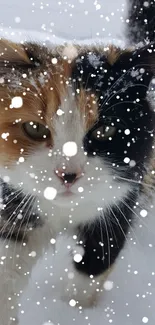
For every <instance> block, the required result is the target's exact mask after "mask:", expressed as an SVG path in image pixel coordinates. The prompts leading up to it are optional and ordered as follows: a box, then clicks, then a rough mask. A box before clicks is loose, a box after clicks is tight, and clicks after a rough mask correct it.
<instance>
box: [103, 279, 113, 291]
mask: <svg viewBox="0 0 155 325" xmlns="http://www.w3.org/2000/svg"><path fill="white" fill-rule="evenodd" d="M113 286H114V284H113V282H112V281H105V282H104V285H103V287H104V289H105V290H106V291H110V290H112V289H113Z"/></svg>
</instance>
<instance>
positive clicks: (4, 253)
mask: <svg viewBox="0 0 155 325" xmlns="http://www.w3.org/2000/svg"><path fill="white" fill-rule="evenodd" d="M154 52H155V43H153V42H152V43H150V42H148V44H144V45H143V46H141V47H136V46H135V47H134V48H129V49H128V48H118V47H115V46H113V45H109V46H105V45H101V46H92V45H90V46H89V45H88V46H80V45H77V44H64V45H62V46H54V45H53V46H52V47H46V46H41V45H39V44H35V43H25V44H15V43H13V42H10V41H7V40H4V39H2V40H0V53H1V55H0V100H1V102H0V131H1V132H0V133H1V137H0V175H1V187H0V188H1V202H0V203H1V218H0V238H1V239H0V256H1V263H0V324H1V325H8V324H12V323H13V324H15V323H17V322H18V319H17V315H18V308H17V307H18V303H17V301H18V295H19V292H21V291H22V290H23V289H24V287H25V286H26V284H27V282H28V278H29V276H30V274H31V270H32V268H33V266H34V265H35V263H36V261H37V260H38V259H39V258H40V257H41V256H42V255H43V254H44V251H45V250H46V249H49V248H50V249H53V246H54V244H55V243H56V239H57V236H58V235H59V234H60V233H63V232H64V233H65V234H67V235H68V236H71V237H72V239H73V243H74V244H73V247H71V258H72V263H73V265H74V274H75V276H74V279H73V283H75V287H74V289H75V290H73V291H72V290H70V291H69V293H67V294H66V296H67V295H68V298H67V299H71V298H74V299H75V301H76V303H77V305H80V304H81V305H83V306H84V305H88V306H89V305H91V304H93V302H94V301H95V296H96V292H98V291H100V286H102V284H103V282H104V281H105V279H106V278H107V276H108V274H109V273H110V271H111V270H112V268H113V266H114V264H115V261H116V259H117V258H118V256H119V253H120V251H121V249H122V248H123V247H124V245H125V242H126V237H127V236H128V233H129V231H130V227H131V226H132V224H135V223H136V217H135V212H134V206H135V205H136V202H139V200H140V198H141V196H142V195H144V194H145V189H146V188H147V186H146V187H145V183H147V177H150V180H151V177H152V174H151V173H150V174H149V168H150V165H151V159H152V157H153V148H154V147H153V135H154V107H153V102H152V101H151V99H150V97H149V96H148V90H149V89H150V82H151V80H152V78H153V76H154V74H155V72H154V61H155V53H154ZM153 80H154V79H153ZM145 179H146V181H145ZM150 180H149V181H148V182H151V181H150ZM142 212H143V213H146V210H142ZM94 280H95V281H94ZM93 281H94V282H93ZM12 306H13V307H12Z"/></svg>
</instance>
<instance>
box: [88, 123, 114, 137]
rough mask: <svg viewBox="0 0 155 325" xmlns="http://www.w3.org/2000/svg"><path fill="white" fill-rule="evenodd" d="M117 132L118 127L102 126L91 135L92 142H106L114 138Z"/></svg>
mask: <svg viewBox="0 0 155 325" xmlns="http://www.w3.org/2000/svg"><path fill="white" fill-rule="evenodd" d="M115 132H116V127H114V126H106V125H102V126H100V127H99V128H97V129H95V130H94V131H93V132H92V133H91V139H92V140H93V139H95V140H98V141H105V140H107V139H108V138H112V137H113V136H114V134H115Z"/></svg>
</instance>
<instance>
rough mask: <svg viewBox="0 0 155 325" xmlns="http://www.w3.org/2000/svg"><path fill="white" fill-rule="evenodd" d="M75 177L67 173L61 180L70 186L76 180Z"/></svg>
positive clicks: (73, 174) (74, 174)
mask: <svg viewBox="0 0 155 325" xmlns="http://www.w3.org/2000/svg"><path fill="white" fill-rule="evenodd" d="M76 176H77V174H76V173H67V174H64V176H63V179H64V181H65V183H67V184H72V183H73V182H74V181H75V180H76Z"/></svg>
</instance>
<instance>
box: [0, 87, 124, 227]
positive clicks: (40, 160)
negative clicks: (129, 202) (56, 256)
mask: <svg viewBox="0 0 155 325" xmlns="http://www.w3.org/2000/svg"><path fill="white" fill-rule="evenodd" d="M51 105H52V103H51ZM61 109H62V110H63V111H64V114H63V115H61V116H56V117H55V120H54V121H53V122H54V129H55V135H54V139H53V140H54V147H53V149H52V150H50V149H49V148H47V147H46V146H45V145H41V147H40V149H39V150H36V151H34V153H33V154H32V155H30V156H29V157H28V158H27V159H26V160H25V162H23V163H17V162H16V163H14V165H13V166H12V168H8V169H4V168H0V174H1V177H2V178H3V177H4V176H9V177H10V182H11V184H13V185H14V186H16V187H17V186H18V185H20V184H21V183H22V188H23V189H24V191H25V192H26V193H27V192H29V193H30V194H35V195H37V196H38V203H37V204H38V205H39V209H40V210H39V211H41V215H42V218H43V220H44V219H45V218H46V219H47V220H48V221H47V222H48V223H49V225H50V226H51V227H52V230H55V231H56V232H58V231H61V230H62V229H63V228H64V227H67V226H68V225H69V221H70V220H72V225H73V226H75V225H77V224H79V223H81V222H88V221H91V220H93V219H94V218H96V217H97V216H99V215H100V214H101V210H100V208H103V213H102V214H103V215H104V209H105V207H107V206H108V205H109V204H111V203H112V202H113V201H114V200H116V201H118V200H119V199H121V198H122V196H125V195H126V194H127V192H128V190H129V188H130V187H129V185H126V184H122V185H120V184H119V185H117V184H116V183H115V181H114V180H113V177H112V175H111V172H110V168H108V167H107V165H106V164H104V162H103V159H102V160H101V159H100V158H98V157H94V158H88V157H87V156H86V155H85V153H84V150H83V142H82V141H83V137H84V121H83V120H82V118H81V116H80V113H79V111H78V109H77V107H76V103H75V101H74V97H73V96H72V94H71V93H70V92H69V93H68V97H67V99H66V101H65V99H64V98H63V99H62V105H61ZM70 110H72V113H69V111H70ZM53 122H52V123H53ZM68 141H74V142H76V144H77V147H78V152H77V154H76V155H75V156H73V157H70V158H68V157H66V156H65V155H64V154H63V151H62V147H63V144H64V143H66V142H68ZM49 155H51V156H49ZM63 166H65V168H66V169H65V171H66V172H68V173H76V171H77V170H78V169H79V168H80V169H81V171H82V172H83V173H84V176H82V177H81V178H80V179H79V180H77V181H76V182H75V184H74V185H73V186H72V192H73V195H72V196H70V197H69V196H65V195H64V193H65V191H66V189H65V186H64V185H62V182H61V181H60V179H59V178H58V177H57V175H56V174H55V170H57V169H58V168H62V167H63ZM96 168H97V169H96ZM32 174H33V175H32ZM32 176H35V178H32ZM50 186H51V187H54V188H55V189H56V190H57V196H56V197H55V199H54V200H53V201H48V200H46V199H45V198H44V196H43V193H44V190H45V188H46V187H50ZM79 187H83V189H84V191H83V193H79V192H78V188H79ZM34 189H35V190H34ZM98 208H99V211H98Z"/></svg>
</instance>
